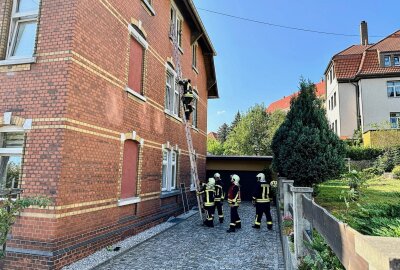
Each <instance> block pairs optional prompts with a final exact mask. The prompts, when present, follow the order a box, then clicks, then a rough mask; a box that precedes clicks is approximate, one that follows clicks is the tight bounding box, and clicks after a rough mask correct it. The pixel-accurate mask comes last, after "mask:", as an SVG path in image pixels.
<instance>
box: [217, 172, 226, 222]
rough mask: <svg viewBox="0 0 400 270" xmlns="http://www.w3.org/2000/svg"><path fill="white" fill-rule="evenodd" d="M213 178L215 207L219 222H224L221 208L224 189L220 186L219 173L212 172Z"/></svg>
mask: <svg viewBox="0 0 400 270" xmlns="http://www.w3.org/2000/svg"><path fill="white" fill-rule="evenodd" d="M214 179H215V199H214V200H215V208H217V212H218V218H219V223H224V212H223V210H222V205H223V201H224V198H225V194H224V189H223V187H222V180H221V175H220V174H219V173H215V174H214Z"/></svg>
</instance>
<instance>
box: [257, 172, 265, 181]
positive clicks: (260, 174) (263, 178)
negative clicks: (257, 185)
mask: <svg viewBox="0 0 400 270" xmlns="http://www.w3.org/2000/svg"><path fill="white" fill-rule="evenodd" d="M256 177H257V181H259V182H265V174H263V173H259V174H257V176H256Z"/></svg>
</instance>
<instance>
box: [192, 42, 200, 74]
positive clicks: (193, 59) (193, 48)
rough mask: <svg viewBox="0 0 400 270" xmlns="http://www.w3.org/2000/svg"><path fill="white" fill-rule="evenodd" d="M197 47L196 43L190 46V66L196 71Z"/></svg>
mask: <svg viewBox="0 0 400 270" xmlns="http://www.w3.org/2000/svg"><path fill="white" fill-rule="evenodd" d="M198 46H199V45H198V44H197V42H196V43H194V44H193V45H192V66H193V67H194V68H195V69H197V47H198Z"/></svg>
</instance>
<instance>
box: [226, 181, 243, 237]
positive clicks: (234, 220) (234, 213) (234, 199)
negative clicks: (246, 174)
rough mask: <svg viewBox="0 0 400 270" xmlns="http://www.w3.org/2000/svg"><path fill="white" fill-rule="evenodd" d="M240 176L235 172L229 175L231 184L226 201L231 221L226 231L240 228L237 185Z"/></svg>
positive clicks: (238, 190)
mask: <svg viewBox="0 0 400 270" xmlns="http://www.w3.org/2000/svg"><path fill="white" fill-rule="evenodd" d="M239 181H240V177H239V176H238V175H236V174H234V175H232V176H231V183H232V185H231V186H230V188H229V191H228V203H229V206H230V208H231V223H230V224H229V229H228V230H227V232H228V233H230V232H235V229H240V228H242V221H241V220H240V217H239V214H238V208H239V204H240V202H241V199H240V187H239Z"/></svg>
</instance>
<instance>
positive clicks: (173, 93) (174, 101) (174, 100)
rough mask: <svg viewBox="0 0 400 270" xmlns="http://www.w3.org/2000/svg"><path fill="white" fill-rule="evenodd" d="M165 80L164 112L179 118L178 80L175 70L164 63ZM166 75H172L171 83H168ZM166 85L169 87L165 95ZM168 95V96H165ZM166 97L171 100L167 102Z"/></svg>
mask: <svg viewBox="0 0 400 270" xmlns="http://www.w3.org/2000/svg"><path fill="white" fill-rule="evenodd" d="M166 68H167V70H166V76H165V79H166V82H165V86H166V87H165V91H166V93H165V99H166V100H165V112H166V113H168V114H170V115H172V116H174V117H176V118H178V119H179V110H180V93H179V88H178V85H177V84H178V82H177V78H178V76H177V74H176V72H175V71H174V70H173V69H172V68H171V67H170V66H169V64H166ZM168 76H172V85H170V84H169V83H168ZM167 87H168V88H169V89H170V93H169V95H167ZM167 96H168V97H167ZM167 98H169V100H170V101H171V102H167Z"/></svg>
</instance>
